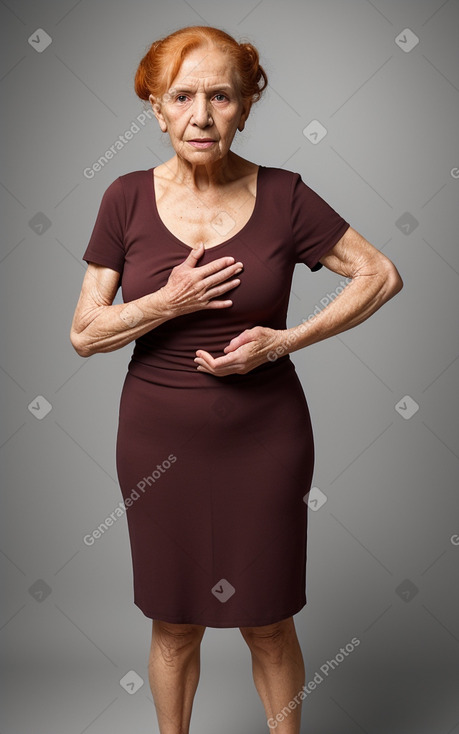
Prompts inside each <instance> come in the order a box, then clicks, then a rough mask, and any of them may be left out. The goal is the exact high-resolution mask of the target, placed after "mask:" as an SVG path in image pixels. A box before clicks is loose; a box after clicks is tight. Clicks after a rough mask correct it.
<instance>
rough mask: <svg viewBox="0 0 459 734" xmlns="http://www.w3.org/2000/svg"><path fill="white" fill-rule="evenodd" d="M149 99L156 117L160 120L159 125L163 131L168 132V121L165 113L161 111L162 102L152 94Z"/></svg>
mask: <svg viewBox="0 0 459 734" xmlns="http://www.w3.org/2000/svg"><path fill="white" fill-rule="evenodd" d="M148 101H149V102H150V104H151V108H152V110H153V112H154V113H155V117H156V119H157V120H158V123H159V127H160V128H161V132H163V133H165V132H167V122H166V120H165V118H164V115H163V113H162V112H161V104H160V103H159V101H158V100H157V99H156V97H153V95H152V94H150V96H149V97H148Z"/></svg>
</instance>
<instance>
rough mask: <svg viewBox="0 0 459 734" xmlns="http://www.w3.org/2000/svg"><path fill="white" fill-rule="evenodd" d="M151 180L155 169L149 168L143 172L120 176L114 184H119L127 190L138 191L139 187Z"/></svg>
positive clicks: (131, 172) (132, 172)
mask: <svg viewBox="0 0 459 734" xmlns="http://www.w3.org/2000/svg"><path fill="white" fill-rule="evenodd" d="M149 178H153V169H152V168H147V169H146V170H141V171H130V173H124V174H123V175H122V176H119V177H118V178H117V179H116V180H115V181H114V182H113V183H116V182H117V181H118V182H119V185H121V187H122V188H123V189H124V190H125V191H129V190H131V189H136V188H137V187H138V186H142V185H144V184H145V181H147V180H148V179H149Z"/></svg>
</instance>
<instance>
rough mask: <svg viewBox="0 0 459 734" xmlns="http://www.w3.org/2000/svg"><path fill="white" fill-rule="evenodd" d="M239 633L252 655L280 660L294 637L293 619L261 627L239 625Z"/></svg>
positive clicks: (275, 660) (273, 660)
mask: <svg viewBox="0 0 459 734" xmlns="http://www.w3.org/2000/svg"><path fill="white" fill-rule="evenodd" d="M239 629H240V631H241V634H242V636H243V638H244V640H245V641H246V643H247V645H248V646H249V648H250V650H251V652H252V653H253V654H254V655H258V656H262V657H265V658H266V657H267V658H269V660H270V661H271V662H280V661H281V660H282V657H283V654H284V652H285V649H286V647H287V646H288V645H289V644H290V643H291V642H292V640H293V639H294V638H295V637H296V631H295V627H294V624H293V619H292V618H291V617H289V618H288V619H286V620H282V621H281V622H276V623H274V624H268V625H265V626H262V627H240V628H239Z"/></svg>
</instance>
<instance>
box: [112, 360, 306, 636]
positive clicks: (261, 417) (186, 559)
mask: <svg viewBox="0 0 459 734" xmlns="http://www.w3.org/2000/svg"><path fill="white" fill-rule="evenodd" d="M264 367H266V369H263V370H261V371H260V370H254V371H252V372H251V373H248V374H247V375H234V376H228V377H226V378H218V377H215V376H212V375H207V374H205V373H200V372H195V373H194V375H193V379H192V380H191V379H188V380H184V379H183V377H184V376H186V377H188V375H189V373H181V374H178V375H174V373H173V372H172V374H171V371H170V370H165V369H161V368H154V367H148V368H147V369H146V370H145V376H143V377H139V376H138V374H132V373H131V372H128V373H127V375H126V378H125V382H124V385H123V390H122V394H121V400H120V411H119V426H118V436H117V449H116V451H117V453H116V459H117V471H118V478H119V482H120V487H121V491H122V495H123V499H124V502H125V507H126V514H127V520H128V529H129V538H130V544H131V551H132V567H133V583H134V601H135V604H136V605H137V606H138V607H139V608H140V609H141V610H142V612H143V613H144V614H145V615H146V616H147V617H149V618H152V619H159V620H163V621H166V622H172V623H180V624H201V625H205V626H209V627H242V626H260V625H267V624H272V623H274V622H278V621H280V620H282V619H285V618H286V617H289V616H291V615H293V614H295V613H296V612H298V611H299V610H300V609H301V608H302V607H303V606H304V605H305V604H306V593H305V586H306V546H307V504H306V502H305V495H306V494H307V493H308V491H309V489H310V485H311V479H312V473H313V465H314V445H313V434H312V428H311V421H310V416H309V411H308V406H307V402H306V398H305V395H304V392H303V389H302V386H301V384H300V381H299V379H298V376H297V374H296V371H295V368H294V365H293V363H292V362H291V361H290V360H289V359H288V358H287V359H282V360H279V361H278V362H275V363H272V364H270V365H264ZM175 378H176V379H175Z"/></svg>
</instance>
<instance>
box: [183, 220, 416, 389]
mask: <svg viewBox="0 0 459 734" xmlns="http://www.w3.org/2000/svg"><path fill="white" fill-rule="evenodd" d="M320 262H321V263H322V264H323V265H325V267H327V268H328V269H329V270H332V271H333V272H335V273H338V274H339V275H343V276H344V277H346V278H350V279H351V282H350V283H348V285H346V287H345V288H344V289H343V291H342V292H341V293H340V294H339V295H338V296H336V298H334V299H333V300H332V301H331V302H330V303H329V304H328V305H327V306H326V307H325V308H324V309H323V310H322V311H320V312H319V313H318V314H317V315H314V316H312V317H311V318H310V319H308V320H307V321H304V322H303V323H301V324H299V325H298V326H294V327H292V328H290V329H285V330H275V329H270V328H267V327H264V326H256V327H254V328H253V329H246V331H243V332H242V334H239V336H237V337H235V338H234V339H232V340H231V342H230V343H229V344H228V346H227V347H226V348H225V350H224V351H225V355H224V356H223V357H217V358H216V359H214V358H213V357H212V356H211V355H210V354H209V353H208V352H205V351H203V350H198V351H197V352H196V355H197V356H196V359H195V362H196V363H197V365H198V370H201V371H204V372H209V373H210V374H213V375H216V376H220V375H227V374H232V373H235V372H237V373H240V374H245V373H246V372H249V371H250V370H252V369H254V368H255V367H257V366H259V365H260V364H263V362H268V361H271V362H273V361H275V360H276V359H277V358H278V357H281V356H283V355H285V354H289V353H290V352H295V351H296V350H297V349H302V348H303V347H307V346H310V345H311V344H315V343H316V342H319V341H322V340H323V339H327V338H328V337H330V336H335V335H336V334H340V333H341V332H343V331H346V330H347V329H351V328H352V327H353V326H357V324H360V323H362V321H365V319H367V318H368V317H369V316H371V314H373V313H374V312H375V311H377V310H378V309H379V308H381V306H382V305H383V304H384V303H386V302H387V301H388V300H389V299H391V298H392V297H393V296H395V295H396V294H397V293H398V292H399V291H400V290H401V289H402V287H403V281H402V279H401V277H400V275H399V273H398V271H397V268H396V267H395V265H394V264H393V263H392V261H391V260H389V258H387V257H386V256H385V255H383V254H382V252H380V251H379V250H377V249H376V247H373V245H371V244H370V243H369V242H368V241H367V240H366V239H365V238H364V237H362V235H360V234H359V233H358V232H357V231H356V230H355V229H353V228H352V227H349V229H348V230H347V231H346V232H345V234H344V235H343V236H342V237H341V239H340V240H339V241H338V242H337V243H336V245H335V246H334V247H333V248H332V249H331V250H330V251H329V252H328V253H327V254H326V255H324V257H322V258H321V259H320Z"/></svg>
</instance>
